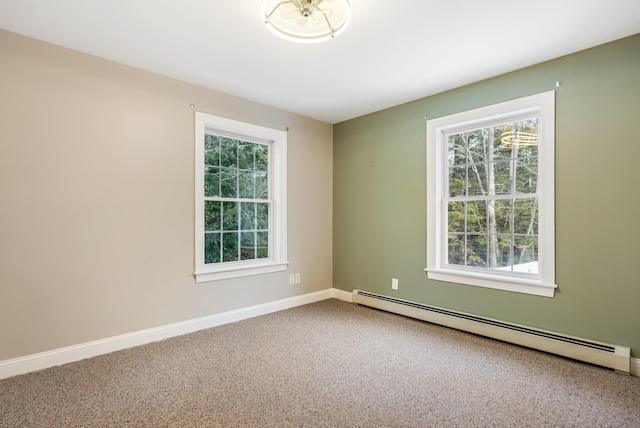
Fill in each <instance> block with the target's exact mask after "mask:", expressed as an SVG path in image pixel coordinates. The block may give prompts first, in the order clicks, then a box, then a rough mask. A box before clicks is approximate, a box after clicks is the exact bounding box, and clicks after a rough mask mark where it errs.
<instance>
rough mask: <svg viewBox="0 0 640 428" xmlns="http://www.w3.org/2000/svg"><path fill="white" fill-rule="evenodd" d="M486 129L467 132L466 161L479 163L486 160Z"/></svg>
mask: <svg viewBox="0 0 640 428" xmlns="http://www.w3.org/2000/svg"><path fill="white" fill-rule="evenodd" d="M488 132H489V130H488V129H479V130H477V131H473V132H469V133H467V134H466V135H467V147H468V152H467V156H468V159H467V162H468V163H469V164H473V163H480V162H484V161H486V160H487V143H488V137H487V135H488Z"/></svg>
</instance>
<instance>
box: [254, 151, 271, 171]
mask: <svg viewBox="0 0 640 428" xmlns="http://www.w3.org/2000/svg"><path fill="white" fill-rule="evenodd" d="M254 149H255V151H254V156H255V166H254V167H255V170H256V171H261V172H264V173H266V172H268V171H269V147H268V146H267V145H266V144H256V145H255V147H254Z"/></svg>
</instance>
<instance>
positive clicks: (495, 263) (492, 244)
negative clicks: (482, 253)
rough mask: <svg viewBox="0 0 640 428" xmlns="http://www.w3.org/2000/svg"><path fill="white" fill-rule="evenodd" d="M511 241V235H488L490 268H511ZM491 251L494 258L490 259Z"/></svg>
mask: <svg viewBox="0 0 640 428" xmlns="http://www.w3.org/2000/svg"><path fill="white" fill-rule="evenodd" d="M512 247H513V245H512V242H511V235H492V236H490V237H489V254H490V257H489V264H490V265H491V267H492V268H496V269H500V270H505V269H504V268H508V269H506V270H511V259H512V253H511V251H512ZM491 251H493V254H494V256H495V260H492V259H491Z"/></svg>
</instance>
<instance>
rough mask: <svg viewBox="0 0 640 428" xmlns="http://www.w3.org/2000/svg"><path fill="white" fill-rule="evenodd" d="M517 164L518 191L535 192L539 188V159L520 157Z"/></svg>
mask: <svg viewBox="0 0 640 428" xmlns="http://www.w3.org/2000/svg"><path fill="white" fill-rule="evenodd" d="M517 165H518V167H517V170H516V192H517V193H535V192H536V191H537V188H538V159H537V158H528V159H519V160H518V161H517Z"/></svg>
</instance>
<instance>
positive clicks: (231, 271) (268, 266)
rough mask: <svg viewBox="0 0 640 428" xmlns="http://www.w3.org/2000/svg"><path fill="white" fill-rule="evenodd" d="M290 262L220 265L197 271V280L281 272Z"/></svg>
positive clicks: (217, 279)
mask: <svg viewBox="0 0 640 428" xmlns="http://www.w3.org/2000/svg"><path fill="white" fill-rule="evenodd" d="M288 264H289V262H274V261H268V262H262V263H251V264H249V263H238V264H235V265H226V266H219V267H215V268H209V269H203V270H201V271H196V272H195V273H194V276H195V277H196V282H209V281H219V280H223V279H231V278H240V277H243V276H251V275H262V274H265V273H273V272H280V271H283V270H286V269H287V265H288Z"/></svg>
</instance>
